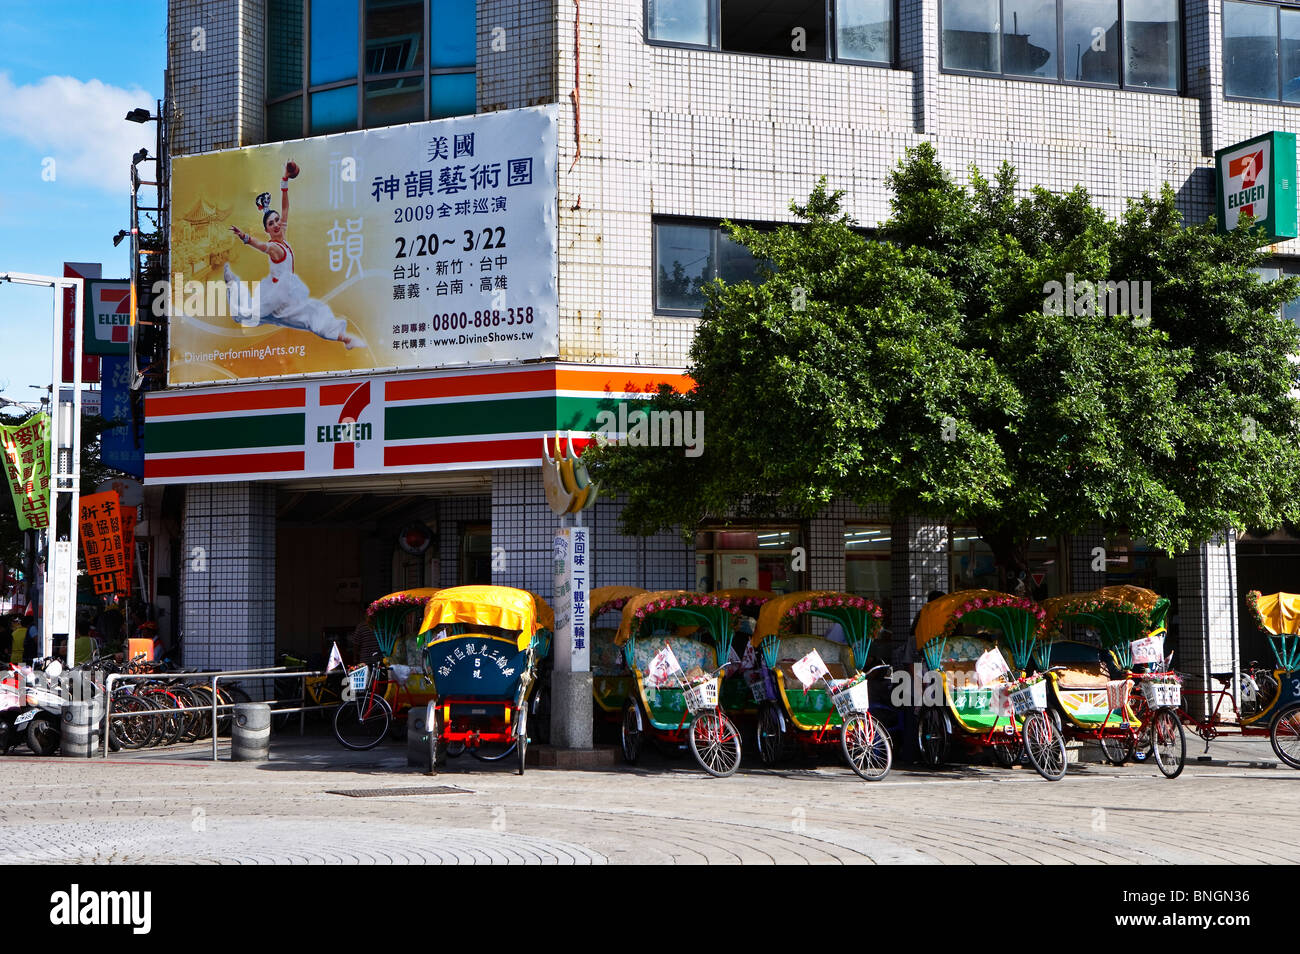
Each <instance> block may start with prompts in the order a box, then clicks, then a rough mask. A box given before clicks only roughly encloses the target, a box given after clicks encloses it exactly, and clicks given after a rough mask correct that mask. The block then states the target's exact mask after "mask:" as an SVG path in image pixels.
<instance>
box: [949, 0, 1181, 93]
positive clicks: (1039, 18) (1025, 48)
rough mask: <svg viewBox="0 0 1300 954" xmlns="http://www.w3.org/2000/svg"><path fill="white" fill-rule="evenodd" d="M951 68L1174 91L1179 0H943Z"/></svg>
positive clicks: (1178, 59) (1177, 74)
mask: <svg viewBox="0 0 1300 954" xmlns="http://www.w3.org/2000/svg"><path fill="white" fill-rule="evenodd" d="M939 16H940V30H941V34H942V35H941V41H942V42H941V54H942V63H943V68H944V69H945V70H947V71H949V72H959V73H985V74H990V75H994V76H1007V77H1020V78H1026V79H1037V80H1044V81H1047V82H1064V83H1082V84H1088V85H1091V86H1111V87H1117V88H1118V87H1123V88H1127V89H1148V90H1167V91H1170V92H1176V91H1177V90H1178V88H1179V81H1180V79H1181V75H1182V59H1181V44H1182V33H1181V29H1180V26H1181V22H1180V18H1179V2H1178V0H942V3H941V5H940V13H939Z"/></svg>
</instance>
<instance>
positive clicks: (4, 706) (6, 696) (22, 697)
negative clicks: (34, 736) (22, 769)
mask: <svg viewBox="0 0 1300 954" xmlns="http://www.w3.org/2000/svg"><path fill="white" fill-rule="evenodd" d="M26 705H27V678H26V673H25V672H24V670H23V669H21V668H19V667H17V666H9V667H8V668H6V669H3V670H0V755H8V754H9V748H10V746H12V745H14V744H15V743H16V742H17V741H18V735H17V732H16V730H15V729H14V720H15V719H17V718H18V716H19V715H20V714H21V713H22V711H23V709H24V708H25V707H26Z"/></svg>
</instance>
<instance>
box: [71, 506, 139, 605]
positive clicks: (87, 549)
mask: <svg viewBox="0 0 1300 954" xmlns="http://www.w3.org/2000/svg"><path fill="white" fill-rule="evenodd" d="M133 522H134V521H133ZM81 549H82V554H83V555H84V556H85V558H86V572H87V573H88V574H89V575H90V579H91V581H92V582H93V583H94V586H95V595H96V596H105V595H108V594H110V593H121V594H122V595H123V596H130V595H131V578H130V577H129V576H128V570H127V558H126V543H125V540H124V539H123V533H122V509H121V505H120V504H119V502H118V497H117V494H116V493H114V492H113V491H109V492H108V493H103V494H91V495H90V496H87V497H82V498H81Z"/></svg>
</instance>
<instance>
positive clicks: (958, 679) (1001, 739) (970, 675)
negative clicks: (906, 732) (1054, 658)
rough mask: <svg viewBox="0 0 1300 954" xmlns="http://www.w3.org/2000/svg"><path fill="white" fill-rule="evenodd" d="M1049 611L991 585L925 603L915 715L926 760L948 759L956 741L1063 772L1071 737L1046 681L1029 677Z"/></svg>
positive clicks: (1050, 775)
mask: <svg viewBox="0 0 1300 954" xmlns="http://www.w3.org/2000/svg"><path fill="white" fill-rule="evenodd" d="M1046 615H1047V614H1046V611H1044V610H1043V608H1042V607H1041V606H1039V605H1038V604H1037V603H1036V602H1034V601H1033V600H1031V599H1028V598H1026V597H1020V596H1013V595H1011V594H1009V593H996V592H993V591H991V590H963V591H960V592H957V593H950V594H948V595H947V596H943V597H940V598H938V599H936V600H933V601H932V602H929V603H926V604H925V606H923V607H922V608H921V613H920V616H919V617H918V618H917V622H916V645H917V648H918V649H920V650H921V652H922V654H923V655H924V657H925V662H926V665H927V667H928V668H929V672H928V673H927V674H926V682H925V688H924V691H923V693H922V699H921V702H922V708H921V712H920V716H919V718H918V721H917V747H918V748H919V750H920V752H921V758H922V761H923V762H925V763H926V764H928V765H930V766H931V767H938V766H940V765H942V764H943V763H944V762H945V761H946V760H947V757H948V753H949V750H950V747H951V746H952V744H953V743H954V742H955V743H958V744H961V745H963V746H965V747H968V748H978V749H983V750H986V751H989V752H990V753H991V754H992V755H993V758H994V759H995V761H997V762H999V763H1001V764H1003V765H1005V766H1010V765H1013V764H1015V763H1016V762H1018V761H1019V759H1020V755H1021V753H1022V752H1023V753H1024V754H1025V755H1027V756H1028V758H1029V762H1030V764H1031V765H1032V766H1033V767H1034V770H1035V771H1036V772H1038V774H1039V775H1041V776H1043V778H1045V779H1047V780H1048V781H1057V780H1059V779H1061V778H1062V777H1064V775H1065V767H1066V756H1065V740H1064V738H1063V737H1062V734H1061V732H1060V731H1058V730H1057V728H1056V727H1055V725H1054V724H1053V723H1052V720H1051V719H1049V718H1048V716H1047V715H1046V712H1045V710H1046V708H1047V682H1046V680H1045V679H1043V678H1042V677H1041V676H1040V677H1038V678H1026V676H1025V673H1026V671H1027V669H1028V668H1029V665H1030V662H1031V656H1032V653H1033V650H1034V645H1035V643H1036V642H1037V640H1038V638H1039V636H1040V634H1041V632H1042V627H1043V621H1044V619H1045V618H1046ZM958 627H963V628H965V627H970V628H972V629H974V630H975V631H976V632H975V633H973V634H970V635H966V634H959V633H958V632H957V630H958ZM1008 654H1009V655H1010V666H1009V667H1008V666H1007V658H1006V657H1007V655H1008ZM998 672H1001V673H1003V674H1004V675H1003V676H1002V678H1001V679H1000V680H994V679H992V678H991V676H992V675H994V674H996V673H998Z"/></svg>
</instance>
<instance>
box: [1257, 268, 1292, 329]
mask: <svg viewBox="0 0 1300 954" xmlns="http://www.w3.org/2000/svg"><path fill="white" fill-rule="evenodd" d="M1251 271H1252V272H1254V273H1255V274H1256V275H1258V276H1259V277H1260V278H1261V279H1263V280H1264V281H1272V280H1273V279H1275V278H1294V277H1296V276H1297V275H1300V262H1289V263H1286V264H1284V265H1280V266H1279V265H1270V266H1265V267H1262V268H1252V269H1251ZM1278 317H1280V318H1285V319H1286V320H1287V321H1291V322H1294V323H1295V324H1297V325H1300V298H1292V299H1291V300H1290V301H1289V302H1287V303H1286V304H1285V305H1283V306H1282V310H1281V312H1280V313H1279V315H1278Z"/></svg>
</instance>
